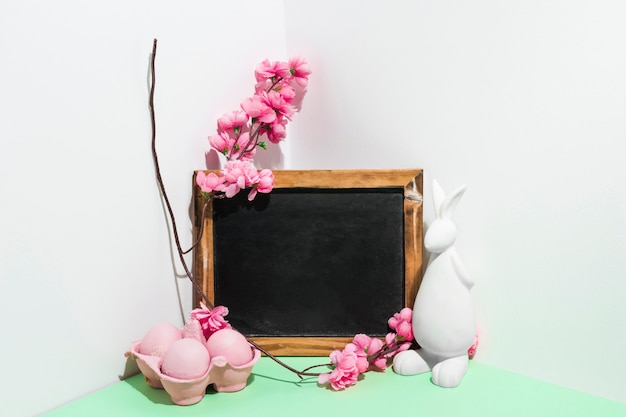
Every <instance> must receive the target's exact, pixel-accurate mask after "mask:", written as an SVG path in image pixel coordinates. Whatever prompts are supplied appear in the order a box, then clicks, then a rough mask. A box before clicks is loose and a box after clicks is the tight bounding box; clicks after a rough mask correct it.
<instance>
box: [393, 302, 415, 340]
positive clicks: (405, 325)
mask: <svg viewBox="0 0 626 417" xmlns="http://www.w3.org/2000/svg"><path fill="white" fill-rule="evenodd" d="M412 319H413V310H411V309H410V308H408V307H405V308H403V309H402V310H400V312H399V313H395V314H394V315H393V317H391V318H390V319H389V320H388V324H389V327H390V328H391V329H392V330H394V331H395V332H396V333H398V336H400V337H403V338H404V340H406V341H407V342H410V341H412V340H413V326H412V324H411V322H412Z"/></svg>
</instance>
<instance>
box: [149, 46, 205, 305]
mask: <svg viewBox="0 0 626 417" xmlns="http://www.w3.org/2000/svg"><path fill="white" fill-rule="evenodd" d="M156 50H157V40H156V39H155V40H154V43H153V46H152V56H151V58H150V76H151V83H150V103H149V105H150V121H151V124H152V159H153V160H154V169H155V171H156V179H157V183H158V184H159V188H160V189H161V195H163V200H165V206H166V207H167V211H168V213H169V216H170V220H171V222H172V231H173V233H174V241H175V242H176V251H177V252H178V257H179V258H180V262H181V264H182V265H183V269H184V270H185V273H186V274H187V277H188V278H189V280H190V281H191V283H192V284H193V286H194V288H195V289H196V291H197V292H198V293H199V294H200V296H201V297H202V299H203V300H204V302H205V304H206V306H207V307H209V308H213V304H212V303H211V301H209V298H208V297H207V296H206V294H205V293H204V291H202V288H200V286H199V285H198V283H197V282H196V280H195V279H194V278H193V275H191V272H190V271H189V267H187V262H186V261H185V257H184V256H183V255H184V252H183V249H182V248H181V246H180V239H179V238H178V228H177V227H176V219H175V218H174V211H173V210H172V205H171V204H170V200H169V198H168V197H167V193H166V192H165V185H164V184H163V178H162V177H161V169H160V167H159V158H158V156H157V151H156V116H155V111H154V88H155V86H156V76H155V75H156V71H155V65H154V63H155V60H156Z"/></svg>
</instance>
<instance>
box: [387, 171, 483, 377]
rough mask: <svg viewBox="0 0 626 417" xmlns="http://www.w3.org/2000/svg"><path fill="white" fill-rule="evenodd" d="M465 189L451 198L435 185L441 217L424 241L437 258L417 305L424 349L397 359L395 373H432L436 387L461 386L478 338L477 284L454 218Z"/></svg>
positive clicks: (417, 326) (416, 318)
mask: <svg viewBox="0 0 626 417" xmlns="http://www.w3.org/2000/svg"><path fill="white" fill-rule="evenodd" d="M465 188H466V187H465V186H462V187H459V188H458V189H457V190H455V191H454V192H453V193H452V194H450V196H448V197H446V196H445V194H444V192H443V190H442V189H441V187H440V186H439V184H438V183H437V181H433V201H434V203H435V214H436V219H435V221H434V222H433V223H432V225H431V226H430V227H429V228H428V231H427V232H426V236H425V237H424V247H425V248H426V250H427V251H428V252H430V253H431V260H430V262H429V265H428V267H427V268H426V273H425V274H424V279H423V280H422V284H421V286H420V289H419V292H418V294H417V297H415V305H414V307H413V333H414V335H415V340H416V341H417V343H418V344H419V345H420V347H421V349H418V350H407V351H405V352H401V353H399V354H398V355H396V357H395V358H394V361H393V369H394V371H395V372H396V373H398V374H401V375H415V374H418V373H422V372H427V371H429V370H431V371H432V381H433V383H435V384H436V385H439V386H442V387H456V386H457V385H459V384H460V383H461V380H462V379H463V376H464V375H465V373H466V371H467V364H468V355H467V350H468V349H469V347H470V346H471V345H472V343H473V342H474V336H475V334H476V323H475V319H474V310H473V307H472V302H471V299H470V289H471V288H472V286H473V285H474V282H473V281H472V279H471V277H470V275H469V274H468V273H467V271H466V270H465V267H464V266H463V264H462V263H461V259H460V258H459V256H458V255H457V253H456V250H455V249H454V241H455V240H456V227H455V225H454V223H452V220H451V215H452V212H453V211H454V209H455V207H456V206H457V204H458V202H459V200H460V199H461V197H462V196H463V193H464V192H465Z"/></svg>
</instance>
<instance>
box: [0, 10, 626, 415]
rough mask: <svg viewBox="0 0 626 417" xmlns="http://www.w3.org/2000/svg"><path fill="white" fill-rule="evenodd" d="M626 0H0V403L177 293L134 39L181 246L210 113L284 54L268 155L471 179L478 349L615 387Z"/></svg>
mask: <svg viewBox="0 0 626 417" xmlns="http://www.w3.org/2000/svg"><path fill="white" fill-rule="evenodd" d="M625 8H626V4H623V3H622V2H620V1H617V0H616V1H613V2H608V1H596V2H592V1H586V2H584V1H541V2H539V1H526V2H499V1H488V0H482V1H474V2H462V1H458V2H454V1H438V2H434V1H432V2H431V1H420V2H400V1H396V2H380V1H373V0H367V1H363V0H361V1H341V2H337V1H333V2H330V1H327V0H315V1H304V0H290V1H288V2H283V1H279V0H263V1H258V0H257V1H254V0H249V1H243V0H240V1H228V2H216V1H192V2H185V3H184V4H174V3H172V2H163V1H160V2H151V1H141V2H131V3H128V2H121V1H119V0H112V1H108V2H79V1H77V0H59V1H55V2H52V3H50V2H43V1H19V2H18V1H9V2H2V3H0V62H2V65H0V114H1V115H2V116H1V117H0V328H1V329H2V330H3V333H4V334H3V336H2V337H1V338H0V341H1V342H2V343H0V354H1V355H2V358H3V373H4V375H10V376H11V378H10V379H8V378H5V379H2V382H0V402H1V403H2V409H3V412H5V413H7V415H13V416H18V417H19V416H29V415H34V414H38V413H41V412H43V411H45V410H47V409H49V408H51V407H54V406H56V405H58V404H60V403H63V402H66V401H70V400H72V399H73V398H76V397H78V396H80V395H83V394H85V393H87V392H89V391H92V390H95V389H98V388H100V387H102V386H104V385H107V384H110V383H113V382H115V381H116V380H117V379H118V376H119V375H121V374H123V373H124V372H125V365H126V361H125V360H124V358H123V352H124V351H125V350H126V349H127V348H128V346H129V344H130V341H132V340H134V339H137V338H139V337H141V336H142V333H143V332H144V331H145V330H146V329H147V328H148V327H149V326H150V325H151V324H153V323H154V322H156V321H162V320H167V321H171V322H174V323H175V324H180V323H182V319H183V317H184V316H186V311H188V309H189V308H190V295H189V293H190V291H189V286H188V285H187V282H186V280H185V278H184V277H182V275H181V274H182V270H181V268H180V267H179V265H178V263H176V262H174V263H173V262H172V256H173V255H172V252H171V250H170V245H169V241H168V232H167V228H166V221H165V215H164V211H163V208H162V205H161V200H160V198H159V194H158V191H157V189H156V185H155V181H154V175H153V174H154V171H153V166H152V161H151V157H150V154H149V150H150V143H149V140H150V125H149V116H148V111H147V98H148V77H147V72H148V60H149V53H150V50H151V47H152V39H153V37H157V38H159V50H158V53H157V77H158V80H157V83H158V84H157V98H156V104H157V118H158V119H157V122H158V129H159V132H158V133H159V137H158V143H157V146H158V148H159V152H160V156H161V164H162V169H163V176H164V178H165V181H166V185H167V187H168V190H169V192H170V197H171V199H172V202H173V204H174V209H175V212H176V215H177V220H178V222H179V225H180V231H181V237H182V240H183V246H188V244H189V242H190V232H189V228H190V222H189V216H188V208H189V201H190V193H191V189H190V178H191V172H192V170H193V169H196V168H202V167H204V165H205V158H204V156H203V152H204V151H205V150H206V149H207V147H206V142H205V140H206V136H207V135H208V134H210V133H212V131H213V129H214V127H215V119H216V117H218V116H219V115H221V114H222V113H224V112H225V111H228V110H231V109H233V108H236V107H237V105H238V103H239V101H240V100H241V99H242V98H243V97H245V96H246V95H248V94H249V93H250V91H251V85H252V83H253V78H252V69H253V68H254V65H256V63H257V62H258V61H260V60H261V59H263V58H266V57H267V58H270V59H278V58H283V57H286V56H287V53H289V54H294V53H302V54H304V55H305V56H306V57H307V58H308V59H309V60H310V62H311V64H312V65H313V69H314V75H313V78H312V80H311V84H310V88H309V94H308V96H307V98H306V99H305V103H304V109H303V111H302V113H301V114H299V115H297V116H296V118H295V119H294V122H293V124H292V125H291V131H290V133H289V136H288V142H287V143H286V145H287V146H286V147H284V148H283V153H284V155H285V156H284V157H283V156H282V155H280V154H279V155H277V156H276V155H274V156H272V157H271V158H270V162H269V163H271V164H273V165H276V166H282V165H283V164H284V166H286V167H289V168H400V167H421V168H424V169H425V173H426V180H427V181H430V180H431V179H432V178H434V177H436V178H438V179H439V180H440V182H441V183H442V185H443V186H444V187H445V188H448V189H450V188H452V187H455V186H456V185H457V184H459V183H461V182H465V183H467V184H468V185H469V189H468V192H467V193H466V196H465V197H464V200H463V201H462V202H461V204H460V205H459V208H458V212H457V215H456V220H457V223H458V226H459V228H460V236H459V240H458V248H459V252H460V253H461V255H462V256H463V257H464V259H465V262H466V264H467V266H468V268H469V269H470V270H471V271H472V273H473V274H474V275H475V276H476V278H477V280H478V284H477V286H476V287H475V291H474V295H475V297H476V303H477V308H478V312H479V316H480V325H481V332H482V336H483V341H482V345H481V347H480V350H479V353H478V356H477V360H479V361H481V362H485V363H490V364H494V365H497V366H500V367H502V368H505V369H511V370H514V371H517V372H521V373H524V374H528V375H532V376H536V377H539V378H542V379H545V380H549V381H554V382H557V383H560V384H562V385H566V386H571V387H575V388H579V389H582V390H585V391H588V392H592V393H594V394H597V395H601V396H605V397H608V398H613V399H617V400H620V401H622V402H626V396H625V395H626V394H625V392H626V389H625V388H626V386H625V385H624V382H623V378H621V375H623V374H625V373H626V361H625V360H624V354H623V352H624V351H625V350H626V332H625V330H626V327H625V324H624V323H625V322H624V317H626V307H625V306H624V305H623V302H622V300H623V299H624V294H626V281H625V280H624V275H625V274H624V271H626V265H625V261H624V260H622V258H623V257H622V256H621V254H622V253H624V251H625V249H626V230H625V228H626V190H625V189H624V188H623V187H622V183H623V180H625V179H626V168H624V167H623V166H621V165H620V162H621V160H622V159H623V157H622V155H623V153H624V150H625V149H624V148H625V146H624V145H623V142H624V139H626V121H625V120H626V119H624V118H623V115H624V114H625V110H626V99H625V98H624V97H626V76H625V75H624V74H626V54H625V53H624V46H625V45H626V28H625V27H624V26H623V24H622V22H623V21H624V17H626V9H625ZM283 159H284V160H283ZM429 192H430V187H429V186H428V184H427V187H426V194H427V195H426V196H427V198H428V197H429ZM431 213H432V210H431V208H430V207H429V206H427V207H426V220H427V221H430V219H431V218H432V215H431ZM173 264H174V267H173V266H172V265H173ZM181 306H182V307H181ZM181 310H182V311H181Z"/></svg>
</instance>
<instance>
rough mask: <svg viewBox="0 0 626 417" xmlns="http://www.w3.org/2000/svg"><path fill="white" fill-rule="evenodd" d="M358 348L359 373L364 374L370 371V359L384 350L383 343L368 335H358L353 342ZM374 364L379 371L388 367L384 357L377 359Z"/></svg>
mask: <svg viewBox="0 0 626 417" xmlns="http://www.w3.org/2000/svg"><path fill="white" fill-rule="evenodd" d="M352 344H354V345H355V346H356V348H357V350H356V354H357V358H358V361H357V368H358V369H359V373H363V372H365V371H367V370H368V369H369V366H370V357H372V356H374V355H376V354H377V353H378V352H380V350H381V349H382V348H383V341H382V340H380V339H378V338H375V337H374V338H373V337H369V336H368V335H366V334H362V333H360V334H357V335H356V336H354V339H353V340H352ZM372 364H373V365H374V366H376V367H377V368H379V369H385V368H386V367H387V359H386V358H384V357H380V358H376V359H374V360H373V362H372Z"/></svg>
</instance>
